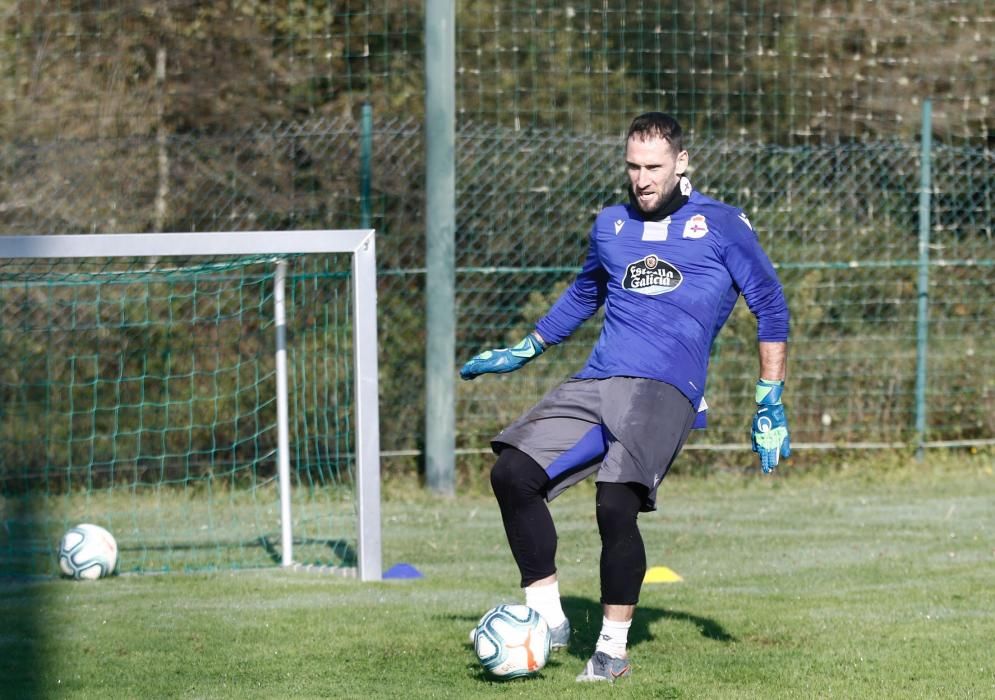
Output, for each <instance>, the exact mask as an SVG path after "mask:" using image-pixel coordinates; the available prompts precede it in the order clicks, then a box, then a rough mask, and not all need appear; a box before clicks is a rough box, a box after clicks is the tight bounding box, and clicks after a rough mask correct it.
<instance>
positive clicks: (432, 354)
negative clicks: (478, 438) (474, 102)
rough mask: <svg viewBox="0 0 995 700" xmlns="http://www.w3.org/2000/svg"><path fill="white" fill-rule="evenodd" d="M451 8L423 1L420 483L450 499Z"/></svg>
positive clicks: (447, 2)
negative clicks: (422, 421) (422, 418)
mask: <svg viewBox="0 0 995 700" xmlns="http://www.w3.org/2000/svg"><path fill="white" fill-rule="evenodd" d="M455 24H456V9H455V2H454V0H428V1H427V2H426V3H425V169H426V173H425V190H426V192H425V238H426V240H425V324H426V329H425V330H426V339H425V479H426V483H427V485H428V488H429V489H430V490H431V491H434V492H435V493H437V494H440V495H450V494H452V493H453V490H454V482H455V477H454V474H455V471H456V470H455V460H456V457H455V454H454V453H455V449H456V437H455V435H456V427H455V425H456V409H455V400H454V392H455V372H454V367H455V356H456V302H455V299H456V291H455V290H456V273H455V245H454V238H455V235H456V161H455V150H456V149H455V142H456V84H455V81H456V70H455V66H456V27H455Z"/></svg>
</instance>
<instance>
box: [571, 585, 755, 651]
mask: <svg viewBox="0 0 995 700" xmlns="http://www.w3.org/2000/svg"><path fill="white" fill-rule="evenodd" d="M562 603H563V612H565V613H566V615H567V617H568V618H569V619H570V626H571V627H572V628H573V629H572V632H571V635H570V646H569V647H568V649H567V651H568V652H569V653H570V655H571V656H576V657H579V658H583V659H587V658H589V657H590V656H591V654H593V653H594V645H595V644H596V643H597V640H598V634H599V633H600V632H601V619H602V612H601V603H600V602H598V601H596V600H591V599H590V598H580V597H577V596H564V597H563V599H562ZM660 620H673V621H674V622H680V623H689V624H691V625H694V626H695V627H697V628H698V631H699V632H700V633H701V636H702V637H705V638H706V639H711V640H713V641H716V642H721V643H723V644H728V643H731V642H735V641H737V639H736V638H735V637H734V636H732V635H731V634H729V632H727V631H726V629H725V628H724V627H723V626H722V625H721V624H720V623H719V622H717V621H716V620H713V619H712V618H710V617H702V616H701V615H694V614H692V613H689V612H684V611H683V610H668V609H666V608H655V607H649V606H637V607H636V614H635V615H634V616H633V618H632V627H630V628H629V648H630V649H632V648H634V647H637V646H639V645H640V644H642V643H643V642H648V641H651V640H652V639H653V635H652V633H651V632H650V625H652V624H653V623H655V622H658V621H660Z"/></svg>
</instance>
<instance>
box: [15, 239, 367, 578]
mask: <svg viewBox="0 0 995 700" xmlns="http://www.w3.org/2000/svg"><path fill="white" fill-rule="evenodd" d="M288 264H289V267H290V273H289V274H288V294H287V298H288V319H287V326H288V343H287V344H288V368H289V377H288V381H289V386H290V401H291V404H292V407H293V410H292V411H291V415H292V416H293V417H294V419H293V422H292V425H291V431H292V434H293V444H294V446H295V450H294V453H293V454H292V455H291V473H292V477H293V482H294V483H293V490H292V494H293V498H294V507H293V525H294V533H295V536H296V538H297V542H298V544H299V545H300V546H299V547H298V548H296V552H295V559H296V560H297V561H301V562H308V563H319V564H322V565H325V566H333V567H349V566H354V565H355V547H356V532H355V530H356V523H355V519H356V512H355V507H354V505H353V499H352V483H353V477H354V468H353V446H352V444H351V442H352V426H351V420H352V418H351V411H352V409H351V406H352V396H351V394H352V390H351V386H350V385H351V375H352V371H351V364H350V357H351V345H352V342H351V313H350V311H349V303H350V297H351V295H350V293H349V286H348V280H349V276H348V261H346V262H345V265H346V268H345V269H344V270H343V269H341V268H342V265H343V263H342V261H340V260H337V259H335V257H334V256H333V257H329V258H327V259H323V260H320V261H318V260H315V259H313V258H312V257H310V256H307V257H305V256H298V257H292V258H289V259H288ZM273 271H274V261H273V260H272V259H265V258H258V257H251V256H246V257H238V258H230V257H223V258H216V259H196V258H193V259H181V258H168V259H159V260H154V259H136V260H118V259H114V260H83V261H76V260H66V259H58V260H45V261H41V260H26V261H16V260H11V261H6V262H5V263H4V264H3V265H0V319H2V320H0V352H2V353H3V356H4V357H7V358H10V361H9V362H6V363H4V366H3V368H2V370H0V405H2V406H3V421H2V422H0V447H2V451H3V455H4V457H3V467H2V469H0V497H2V498H3V499H4V504H5V512H15V511H17V512H25V513H32V517H31V518H30V519H27V520H24V519H14V518H12V519H11V520H9V521H7V525H8V527H7V528H6V529H5V532H4V537H3V541H2V544H5V545H6V546H5V547H3V550H4V551H5V554H6V555H7V556H5V557H4V562H5V567H4V568H5V570H7V571H8V573H9V572H21V573H24V572H33V571H46V570H51V562H53V561H54V560H55V551H54V548H55V546H56V545H57V543H58V540H59V537H60V536H61V534H62V533H63V532H64V531H65V530H66V529H68V528H69V527H71V526H72V525H74V524H76V523H78V522H86V521H95V522H98V523H99V524H101V525H103V526H104V527H106V528H107V529H109V530H110V531H111V532H112V533H113V534H114V536H115V537H116V538H117V540H118V544H119V546H120V548H121V551H122V556H121V570H122V571H124V572H127V571H150V570H153V571H154V570H177V569H180V570H184V569H203V568H213V567H219V566H221V567H228V566H231V567H252V566H262V565H272V563H274V561H279V557H280V552H279V543H280V515H279V493H278V485H277V480H276V461H277V457H276V439H277V429H276V378H275V347H276V345H275V343H276V341H275V330H274V321H273V318H274V315H273ZM15 504H17V506H18V507H17V508H15ZM21 528H23V529H21Z"/></svg>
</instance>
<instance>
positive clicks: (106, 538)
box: [59, 523, 117, 581]
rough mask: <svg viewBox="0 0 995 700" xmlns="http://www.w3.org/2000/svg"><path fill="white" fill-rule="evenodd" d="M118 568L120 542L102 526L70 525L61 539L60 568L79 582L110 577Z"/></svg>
mask: <svg viewBox="0 0 995 700" xmlns="http://www.w3.org/2000/svg"><path fill="white" fill-rule="evenodd" d="M115 567H117V541H116V540H115V539H114V536H113V535H112V534H111V533H109V532H108V531H107V530H105V529H104V528H102V527H100V526H99V525H91V524H90V523H82V524H80V525H77V526H76V527H72V528H69V530H68V531H67V532H66V534H65V535H63V536H62V541H61V542H59V568H60V569H61V570H62V573H63V574H65V575H66V576H69V577H72V578H74V579H76V580H77V581H94V580H96V579H98V578H103V577H104V576H110V575H111V574H112V573H114V569H115Z"/></svg>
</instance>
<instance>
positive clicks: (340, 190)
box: [0, 120, 995, 455]
mask: <svg viewBox="0 0 995 700" xmlns="http://www.w3.org/2000/svg"><path fill="white" fill-rule="evenodd" d="M360 140H361V134H360V133H359V131H358V129H357V128H356V126H355V125H354V124H353V123H352V122H351V121H349V120H340V121H322V122H312V123H306V124H305V123H302V124H294V125H282V126H280V127H276V128H269V129H255V130H250V131H246V132H244V133H240V134H234V135H228V136H225V137H223V138H222V137H213V138H174V139H170V140H169V141H168V142H167V143H166V144H165V146H164V147H163V146H162V145H161V144H158V143H157V142H155V141H144V142H143V141H140V140H136V139H129V140H126V141H123V142H108V141H95V142H78V143H73V144H60V145H59V147H58V148H55V147H53V146H50V145H40V146H19V147H16V148H15V147H8V148H7V149H6V156H7V157H5V158H4V169H5V171H6V172H5V173H4V178H3V183H4V184H3V185H2V189H0V192H2V197H3V201H4V202H8V203H14V204H15V205H16V206H8V207H7V209H5V210H4V211H3V212H2V219H0V221H2V225H3V227H4V229H5V230H6V231H8V232H11V233H14V232H16V233H42V232H43V233H64V232H82V231H115V230H120V231H125V230H142V229H148V228H149V227H150V225H151V223H152V222H153V221H154V219H155V216H156V212H157V211H159V212H162V211H163V210H164V211H165V212H166V213H167V220H168V222H169V228H170V229H172V230H183V231H197V230H219V229H234V230H239V229H259V228H263V229H274V230H278V229H281V228H314V227H320V226H328V225H330V224H331V223H334V224H335V225H336V226H337V227H340V228H345V227H351V226H358V225H359V219H360V213H361V211H362V209H363V203H362V202H361V201H360V191H359V179H360V178H359V173H360V160H359V144H360ZM421 140H422V136H421V132H420V130H419V128H418V125H417V123H415V122H414V121H410V120H409V121H394V122H390V121H380V122H377V123H376V126H375V128H374V131H373V134H372V142H373V157H372V163H373V168H372V176H373V187H372V192H373V193H374V194H373V197H372V201H370V202H368V203H367V206H368V208H369V210H370V211H371V212H372V225H373V226H374V227H376V228H377V229H378V231H379V240H378V252H379V263H380V272H381V281H380V287H381V293H380V306H381V317H380V319H381V320H380V333H381V357H380V365H381V372H382V401H383V408H384V411H383V416H384V420H383V426H382V433H383V440H382V443H383V448H384V450H385V451H386V452H387V454H388V455H391V454H394V455H412V454H417V452H418V449H419V440H420V436H421V431H422V426H423V424H424V415H423V403H424V402H423V392H424V342H423V341H424V332H425V330H424V308H423V298H422V292H423V286H424V237H423V230H422V228H423V225H422V220H423V206H424V205H423V201H424V192H423V191H422V189H421V186H420V184H418V183H420V181H421V179H420V178H421V168H422V162H421V153H422V152H423V145H422V143H421ZM163 148H164V153H165V157H166V158H167V160H168V163H169V168H168V170H167V172H168V176H167V177H166V179H165V181H162V180H160V171H159V169H158V167H156V163H157V154H158V153H159V152H160V151H161V150H163ZM690 151H691V160H692V166H693V167H692V172H691V177H692V180H693V182H694V183H695V185H696V186H697V187H698V188H700V189H701V190H703V191H704V192H706V193H708V194H710V195H713V196H716V197H719V198H721V199H725V200H727V201H730V202H735V203H736V204H737V205H739V206H741V207H743V208H744V209H745V210H746V211H748V212H749V213H750V216H751V219H752V221H753V222H754V225H755V226H756V228H757V229H758V231H759V234H760V237H761V240H762V242H763V244H764V246H765V247H766V248H767V250H768V251H769V254H770V256H771V257H772V259H773V260H774V261H775V263H776V264H777V265H778V267H779V270H780V275H781V277H782V281H783V283H784V285H785V288H786V292H787V296H788V299H789V302H790V305H791V309H792V315H793V316H792V318H793V331H792V343H791V345H792V350H791V379H790V384H791V392H790V395H791V397H792V399H793V400H792V402H791V407H790V410H791V419H792V435H793V438H794V440H795V441H796V442H797V443H799V444H803V445H804V444H810V445H811V444H815V445H820V446H831V445H855V446H878V445H898V444H914V443H915V441H916V439H917V438H916V435H915V425H916V418H917V411H918V410H925V412H926V414H927V416H928V423H927V425H928V429H927V434H926V436H925V437H926V439H927V440H928V441H931V442H940V441H943V442H947V441H950V442H956V443H961V444H972V443H973V442H974V441H985V440H987V441H990V440H991V439H992V438H993V437H995V372H993V367H992V364H993V359H992V358H995V335H993V333H992V329H993V327H995V319H993V317H992V311H991V309H992V308H993V305H995V283H993V282H992V274H991V272H992V265H993V259H992V254H991V253H992V199H993V196H995V191H993V190H995V177H993V170H992V165H993V154H992V152H991V151H990V150H986V149H973V148H969V147H950V146H939V147H937V148H936V149H934V150H933V152H932V154H931V158H932V161H933V167H934V170H935V172H937V173H938V176H937V178H936V183H935V187H934V190H933V193H932V202H933V207H932V215H931V220H932V222H933V223H932V226H931V249H932V256H931V262H930V265H929V280H930V286H929V301H930V307H929V323H928V329H927V330H928V336H927V337H928V350H929V354H928V364H927V366H926V369H927V378H928V389H927V402H926V405H925V406H918V405H917V404H916V401H915V391H914V389H915V382H916V375H917V369H918V366H917V336H918V333H919V328H918V322H919V321H918V318H917V301H918V289H917V279H918V275H919V271H920V264H919V252H918V245H919V237H918V234H917V221H918V217H919V170H920V153H919V145H918V144H917V143H902V142H889V143H869V144H849V145H835V146H833V145H826V146H795V147H784V146H767V145H750V144H743V143H738V142H731V141H720V140H712V141H700V142H693V143H692V144H691V147H690ZM457 153H458V163H457V171H458V174H459V177H458V187H457V189H458V197H457V201H458V215H457V219H458V227H457V251H458V252H457V273H458V274H457V290H458V292H457V294H458V298H457V309H458V314H459V317H458V338H457V354H458V356H459V357H458V359H460V358H465V357H469V356H470V355H471V354H473V353H474V352H476V351H478V350H479V349H481V348H483V347H488V346H490V345H492V344H494V343H503V342H511V341H514V340H516V339H517V338H518V337H520V335H521V334H522V333H524V332H526V331H527V330H528V329H529V328H530V327H531V325H532V324H533V323H534V322H535V320H536V319H537V318H538V317H539V316H540V315H541V314H542V313H544V312H545V310H546V309H547V308H548V306H549V304H551V303H552V301H553V300H555V298H556V296H557V295H558V294H559V293H560V292H561V291H562V289H563V288H564V287H565V285H566V284H568V282H569V281H570V279H571V278H572V275H573V274H574V273H575V272H576V270H577V269H578V267H579V264H580V262H581V260H582V258H583V255H584V252H585V249H586V240H587V239H586V234H587V231H588V229H589V227H590V224H591V221H592V217H593V215H594V213H595V212H596V211H597V210H598V208H599V207H600V206H601V205H602V204H604V203H607V202H613V201H621V200H622V199H624V189H623V182H624V175H623V172H622V163H621V154H622V146H621V142H620V140H619V139H618V138H615V137H585V136H574V135H564V134H562V133H559V132H548V131H540V130H527V131H526V130H517V131H516V130H513V129H503V128H497V127H493V126H489V125H477V126H474V125H467V126H463V127H462V128H461V129H460V130H459V133H458V148H457ZM385 164H391V166H390V167H384V166H385ZM143 166H147V167H144V168H143ZM98 178H99V179H102V180H103V183H104V187H103V188H102V190H101V192H102V193H104V194H105V195H106V193H108V192H112V193H113V195H112V197H111V198H108V197H107V196H103V197H99V196H96V195H95V193H94V190H93V188H92V186H91V183H92V182H93V181H94V180H95V179H98ZM596 333H597V324H596V323H591V324H589V327H587V328H585V329H582V330H581V331H580V332H579V333H578V334H577V337H576V338H574V339H571V340H570V341H568V342H567V343H565V344H564V345H562V346H560V347H558V348H556V349H554V350H553V351H551V352H550V353H548V354H546V355H544V357H543V358H542V360H541V361H540V362H536V363H532V364H531V365H529V366H528V367H527V368H525V369H524V370H522V371H521V372H519V373H516V374H514V375H509V376H506V377H494V378H488V379H486V380H481V381H476V382H473V383H467V384H463V383H461V384H460V385H459V387H458V396H457V435H458V438H457V439H458V447H459V448H460V449H461V450H462V451H464V452H468V453H470V454H473V453H474V452H476V451H479V450H482V449H485V448H486V445H487V440H488V439H489V437H490V436H491V435H492V434H493V433H494V432H496V431H497V430H498V429H499V428H500V427H501V426H502V425H503V424H504V423H505V422H507V421H508V420H510V419H512V418H513V417H514V416H515V415H517V413H518V412H520V411H521V410H523V409H524V408H526V407H527V406H528V405H530V404H531V403H533V402H534V401H535V400H536V399H537V398H538V397H539V396H540V395H541V394H542V392H544V391H545V390H546V389H548V388H549V387H550V386H552V385H553V384H554V383H556V382H557V381H559V380H561V379H562V378H564V377H565V376H567V375H569V373H570V372H572V371H574V370H576V369H578V368H579V366H580V365H581V364H582V363H583V361H584V359H585V358H586V355H587V352H588V351H589V348H590V344H591V342H592V341H593V339H594V338H595V336H596ZM754 338H755V325H754V322H753V319H752V317H751V316H750V315H749V313H748V312H746V310H745V308H743V307H742V305H741V306H740V307H739V308H738V310H737V312H736V313H735V314H734V315H733V317H732V319H731V321H730V324H729V325H728V326H727V328H726V329H725V330H724V331H723V333H722V334H721V335H720V336H719V339H718V341H717V343H716V346H715V350H714V355H713V359H712V367H711V373H710V380H709V385H708V389H707V396H708V400H709V403H710V405H711V406H712V411H711V413H710V420H711V425H710V428H709V430H707V431H705V432H704V433H701V434H696V435H695V436H694V438H693V440H692V443H691V445H692V446H703V445H705V446H707V445H710V446H716V445H741V444H742V443H743V439H744V438H743V436H744V434H745V428H744V425H745V421H746V418H744V416H745V414H744V410H745V409H744V406H746V405H748V401H749V396H750V395H751V392H752V383H753V380H754V379H755V376H756V359H755V349H754V344H755V341H754ZM454 371H455V368H454Z"/></svg>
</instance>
